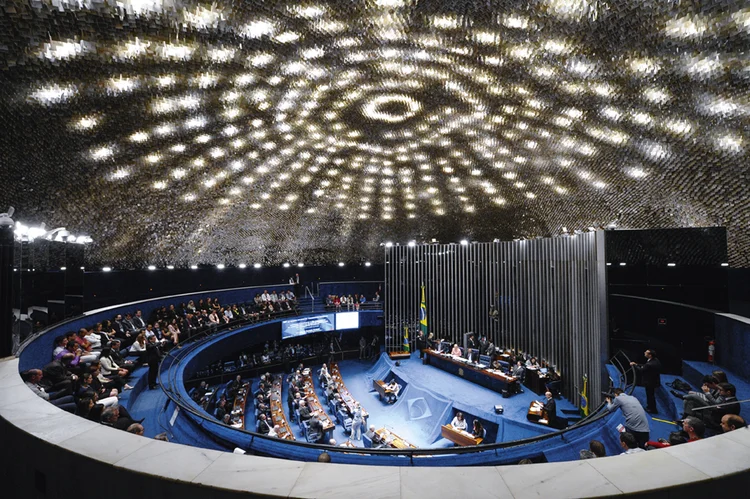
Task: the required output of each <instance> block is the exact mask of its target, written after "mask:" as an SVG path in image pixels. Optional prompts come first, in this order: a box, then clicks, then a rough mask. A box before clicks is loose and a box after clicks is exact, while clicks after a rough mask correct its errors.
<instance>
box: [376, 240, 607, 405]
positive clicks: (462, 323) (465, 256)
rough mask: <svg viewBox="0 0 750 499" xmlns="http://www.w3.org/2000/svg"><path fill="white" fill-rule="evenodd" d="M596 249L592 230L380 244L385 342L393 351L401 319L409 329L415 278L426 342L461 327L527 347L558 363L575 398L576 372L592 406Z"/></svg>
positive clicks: (598, 310)
mask: <svg viewBox="0 0 750 499" xmlns="http://www.w3.org/2000/svg"><path fill="white" fill-rule="evenodd" d="M598 253H602V254H603V246H601V245H600V246H598V245H597V242H596V234H595V233H586V234H579V235H577V236H571V237H557V238H547V239H533V240H523V241H509V242H497V243H472V244H468V245H459V244H432V245H417V246H391V247H387V248H386V249H385V321H386V348H387V350H389V351H393V350H401V349H402V345H403V332H404V326H408V327H409V331H410V335H411V337H412V338H413V337H414V335H415V334H416V331H417V330H418V321H419V304H420V300H421V286H422V284H423V283H424V285H425V294H426V306H427V321H428V328H429V331H430V332H431V333H433V334H434V336H435V338H436V339H437V338H444V339H445V340H446V341H451V342H453V343H458V344H461V343H462V339H463V335H464V333H467V332H473V333H475V334H477V335H479V336H485V335H486V336H487V337H488V339H489V340H490V341H492V342H493V343H494V344H495V345H496V346H498V347H501V348H509V349H514V350H517V351H523V352H529V353H530V354H532V355H535V356H537V357H538V358H540V359H543V360H545V361H546V362H548V363H549V364H550V365H552V366H555V367H556V368H557V369H558V371H559V372H560V373H561V374H562V377H563V392H564V393H565V394H566V395H567V396H568V398H570V399H571V400H572V401H574V402H575V403H578V402H579V400H578V399H579V397H578V396H575V394H576V392H578V391H580V389H581V386H582V380H583V376H584V374H586V375H588V378H589V404H590V405H592V406H593V405H596V404H598V403H599V401H600V392H601V390H602V376H601V372H602V368H603V366H602V359H603V357H604V356H605V355H606V329H605V328H606V320H603V314H606V300H605V301H602V300H601V297H602V296H603V294H602V293H603V292H604V291H605V289H604V288H603V283H604V280H603V279H601V277H602V276H603V273H604V271H605V270H604V266H603V265H604V263H603V258H599V261H598V259H597V255H598ZM600 264H601V265H600ZM600 267H601V268H600ZM493 309H495V310H497V313H496V314H491V311H492V310H493ZM602 324H604V326H602Z"/></svg>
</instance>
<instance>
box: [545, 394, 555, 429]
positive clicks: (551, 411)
mask: <svg viewBox="0 0 750 499" xmlns="http://www.w3.org/2000/svg"><path fill="white" fill-rule="evenodd" d="M542 408H543V409H544V411H546V412H547V423H548V424H549V426H550V427H551V428H557V425H558V421H557V405H556V404H555V399H554V398H552V392H546V393H545V394H544V402H543V407H542Z"/></svg>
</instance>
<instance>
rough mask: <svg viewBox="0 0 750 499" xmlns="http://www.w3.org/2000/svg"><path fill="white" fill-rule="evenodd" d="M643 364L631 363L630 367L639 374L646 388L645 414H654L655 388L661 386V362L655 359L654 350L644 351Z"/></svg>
mask: <svg viewBox="0 0 750 499" xmlns="http://www.w3.org/2000/svg"><path fill="white" fill-rule="evenodd" d="M644 355H645V356H646V363H645V364H637V363H636V362H631V363H630V365H631V366H633V367H634V368H635V370H636V371H638V372H639V373H640V374H641V382H642V383H643V386H644V387H645V388H646V412H648V413H651V414H656V412H657V411H656V396H655V391H656V388H657V387H658V386H659V385H660V384H661V376H660V374H661V362H659V359H657V358H656V352H655V351H654V350H646V351H645V352H644Z"/></svg>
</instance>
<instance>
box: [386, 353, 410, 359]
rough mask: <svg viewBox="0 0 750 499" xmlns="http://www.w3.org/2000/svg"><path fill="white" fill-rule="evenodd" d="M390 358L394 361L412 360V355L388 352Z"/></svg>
mask: <svg viewBox="0 0 750 499" xmlns="http://www.w3.org/2000/svg"><path fill="white" fill-rule="evenodd" d="M388 356H389V357H390V358H391V359H393V360H399V359H410V358H411V353H410V352H403V351H401V352H388Z"/></svg>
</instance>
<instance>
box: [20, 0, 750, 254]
mask: <svg viewBox="0 0 750 499" xmlns="http://www.w3.org/2000/svg"><path fill="white" fill-rule="evenodd" d="M268 4H269V3H268V2H260V1H256V2H248V5H246V6H238V5H237V4H235V3H226V4H224V3H222V2H217V3H214V4H212V5H211V6H210V7H205V6H195V5H182V4H181V3H180V2H179V1H178V2H176V4H175V5H176V8H174V9H172V8H170V9H167V7H166V5H165V4H163V3H162V1H161V0H138V1H135V0H125V1H124V2H123V4H122V5H123V6H124V9H125V10H127V11H128V12H131V13H132V14H135V15H137V16H138V19H141V20H142V22H144V23H145V22H147V20H148V19H150V18H151V17H155V16H173V17H174V18H175V21H176V23H175V25H179V26H185V27H188V28H190V30H191V32H192V35H191V36H189V37H187V38H186V37H185V36H181V37H178V36H174V37H166V36H163V35H164V33H158V34H156V35H149V34H147V33H146V34H144V33H137V34H136V33H135V32H134V33H131V34H130V36H124V37H118V38H116V40H117V41H116V42H111V43H110V42H103V41H101V39H102V37H100V38H98V39H94V38H93V37H92V39H91V40H87V39H79V38H75V39H58V40H50V41H49V42H46V43H43V44H42V45H41V46H38V47H37V48H36V49H35V51H32V53H33V54H34V55H35V57H37V58H39V60H40V61H41V63H42V64H45V65H47V67H49V68H51V69H50V71H49V72H48V73H47V74H52V75H54V74H55V71H54V68H55V67H56V66H64V65H70V67H79V66H77V65H78V64H85V63H86V62H87V61H96V63H97V64H100V65H101V66H102V68H101V69H100V70H99V74H98V76H97V77H95V78H88V79H81V80H76V79H75V78H71V77H70V76H67V75H65V73H64V72H62V71H61V72H60V73H59V74H60V79H59V80H55V79H54V78H40V80H39V81H38V82H37V83H36V84H34V85H31V88H30V89H29V90H26V91H25V92H26V93H25V95H24V96H23V97H25V98H26V100H27V102H30V103H31V104H32V105H34V106H39V107H42V106H49V107H52V108H62V109H68V110H69V111H70V114H71V115H72V118H71V119H70V120H69V121H68V122H67V124H66V125H67V129H66V130H61V132H63V133H65V134H67V136H69V137H71V140H73V141H74V142H75V143H76V144H84V143H85V144H87V146H86V147H85V149H84V150H83V151H76V153H80V152H84V154H83V155H80V154H79V159H77V160H76V165H77V167H79V168H81V169H92V170H95V171H96V172H101V173H97V174H98V175H100V176H101V178H100V179H99V181H100V182H101V183H102V185H103V187H102V188H103V189H107V190H111V191H114V192H117V191H120V190H122V189H133V190H134V191H137V190H140V189H145V188H147V189H148V190H149V191H150V192H149V194H148V196H153V199H154V200H162V201H164V202H163V203H155V204H156V206H154V207H153V208H149V209H150V210H152V214H153V215H154V216H153V217H151V218H159V216H158V215H163V216H164V218H169V216H168V215H170V214H174V213H178V212H180V211H184V210H188V211H190V210H193V209H194V208H190V205H194V206H195V205H198V206H200V208H197V209H201V210H210V217H209V218H211V220H214V221H216V222H217V223H216V224H213V225H214V226H216V227H221V221H222V220H224V221H227V220H232V219H235V218H237V217H239V216H242V217H245V216H249V217H261V218H265V217H268V213H269V212H270V213H273V214H274V215H275V216H280V217H283V219H284V220H291V221H293V222H294V223H296V224H299V225H300V226H304V225H313V226H314V227H316V228H317V230H318V231H319V232H320V234H318V235H317V238H318V239H322V238H323V235H322V234H325V233H326V232H327V231H328V230H329V223H328V219H327V216H328V215H330V214H334V216H336V217H338V219H339V220H343V221H344V222H342V225H344V226H350V225H351V224H352V223H353V222H355V223H356V222H359V221H368V222H371V223H378V224H386V226H387V224H388V223H389V222H392V221H401V220H410V219H413V220H415V221H419V220H425V219H430V220H432V219H437V222H434V223H436V224H439V223H441V222H440V221H439V220H440V219H441V218H443V217H446V216H450V217H454V219H459V217H460V220H462V221H463V220H473V219H472V218H471V217H476V218H480V217H482V216H490V215H491V216H498V214H499V213H504V212H501V211H497V210H498V209H502V210H515V209H519V210H523V211H525V212H531V213H534V214H538V215H540V216H541V217H542V218H549V219H553V220H555V222H554V223H550V225H552V226H558V227H559V226H560V223H559V222H560V221H562V222H563V223H566V224H568V225H572V223H573V222H577V224H578V225H579V226H586V225H589V224H592V223H594V220H595V219H597V218H598V219H604V218H605V216H606V215H604V214H602V213H601V212H600V210H603V211H605V212H606V211H607V210H608V209H609V205H608V204H607V203H603V202H601V200H602V199H611V200H612V202H615V203H624V204H629V203H632V202H633V201H632V200H630V199H628V198H627V196H626V195H624V194H623V192H628V191H633V190H641V189H648V188H650V187H649V186H650V185H651V183H653V182H656V181H657V180H658V179H661V178H662V175H663V174H664V172H665V171H670V172H671V171H672V170H671V169H672V167H675V168H677V167H679V166H680V165H683V164H688V162H689V161H693V160H694V158H693V157H690V155H693V156H694V155H696V154H699V155H704V156H705V155H719V156H721V157H723V158H727V161H729V162H731V161H734V159H733V158H736V157H739V156H742V155H743V154H745V152H746V151H747V148H748V137H747V136H746V133H745V132H744V131H743V128H742V127H740V126H738V123H740V122H742V121H746V120H747V119H748V118H750V102H748V101H747V98H746V97H747V95H746V94H745V95H744V96H743V95H741V94H740V93H738V92H736V91H735V90H734V89H735V88H736V87H733V86H731V85H733V83H731V82H744V83H747V80H748V78H750V65H748V63H747V61H746V59H745V58H744V55H743V54H742V53H741V52H736V51H732V50H730V49H727V50H720V49H719V48H712V47H708V48H706V46H705V45H701V43H702V42H705V41H706V40H708V39H711V37H714V38H720V37H722V36H724V35H727V36H728V35H729V34H732V35H737V36H740V37H747V35H748V33H750V11H748V9H747V8H741V6H738V7H737V8H733V7H732V8H728V9H726V10H725V11H722V12H721V13H718V12H717V13H709V12H705V13H704V12H695V11H693V10H691V9H690V8H689V7H688V6H685V7H684V9H683V10H680V9H677V7H675V9H676V10H670V9H666V10H665V9H662V8H661V7H659V5H658V2H655V3H654V4H653V5H652V4H650V3H649V4H648V5H639V8H642V9H645V10H644V12H646V13H645V14H644V13H641V14H639V16H637V17H634V18H633V19H636V20H634V21H629V22H632V23H633V24H632V27H633V28H643V29H648V30H649V31H650V32H651V33H653V34H654V36H655V37H658V38H659V39H661V40H663V43H661V42H660V43H659V44H656V45H654V46H653V47H651V48H643V49H638V44H636V43H632V40H625V41H623V42H622V43H620V42H614V41H602V40H597V39H596V37H595V36H593V35H591V32H592V31H593V32H596V33H606V32H607V30H608V29H610V28H611V29H612V30H613V31H612V32H613V33H614V34H620V33H623V31H618V30H624V29H625V28H622V27H618V26H620V24H618V23H620V21H618V19H619V18H618V19H616V18H615V17H616V16H618V15H620V14H622V12H627V14H628V15H631V14H632V12H630V11H629V10H628V9H625V8H623V11H622V12H620V11H619V10H617V9H615V8H614V7H612V8H609V7H605V5H604V4H603V3H602V2H598V1H594V0H538V1H536V2H533V3H531V4H530V5H529V6H528V8H524V9H513V8H511V7H501V6H489V5H488V3H487V2H475V3H472V5H473V9H468V10H466V11H457V10H455V8H452V7H450V6H446V5H445V3H444V2H437V1H435V2H415V1H411V0H374V1H372V2H361V5H351V6H348V7H347V8H341V7H339V6H337V5H331V4H328V3H324V2H319V3H315V2H302V3H300V2H296V1H295V2H292V1H288V2H285V1H279V2H270V4H272V5H268ZM639 4H640V2H639ZM170 5H171V4H170ZM61 9H70V10H76V9H77V7H76V6H73V5H68V6H64V7H61ZM681 9H682V7H681ZM623 15H624V14H623ZM622 23H625V24H627V22H625V21H624V18H623V21H622ZM639 23H640V24H639ZM133 26H138V22H134V23H133ZM133 30H134V31H137V30H136V29H135V28H133ZM597 30H598V31H597ZM224 35H226V36H224ZM590 35H591V36H590ZM614 39H618V38H617V37H613V40H614ZM626 42H627V43H626ZM618 43H619V45H618ZM671 47H678V48H677V49H675V50H674V51H672V49H671ZM726 82H730V83H726ZM102 102H106V103H107V105H101V103H102ZM66 106H67V108H66ZM134 109H135V113H134V112H133V110H134ZM113 124H117V126H113ZM82 137H85V138H86V140H82V139H81V138H82ZM686 151H689V152H690V154H686ZM81 158H82V159H81ZM582 200H584V201H582ZM167 201H168V202H167ZM650 202H652V203H656V204H658V203H666V201H664V200H663V199H659V196H656V195H654V196H653V199H650ZM573 207H575V209H573ZM567 208H570V215H565V214H564V212H563V215H560V212H561V210H564V209H567ZM589 208H590V209H589ZM659 209H662V210H664V211H666V210H667V209H668V208H667V207H666V205H665V206H660V208H659ZM591 211H597V212H596V213H592V214H591V215H590V217H591V219H587V217H588V216H589V215H588V213H589V212H591ZM165 212H168V213H165ZM581 213H584V215H581ZM560 216H562V217H563V218H564V217H565V216H567V217H568V221H567V222H565V221H564V220H559V218H558V217H560ZM684 218H689V216H688V215H685V217H684ZM574 219H575V220H574ZM660 220H661V219H660ZM443 223H444V222H443ZM462 223H463V222H462ZM465 223H466V224H468V225H471V224H473V223H474V222H472V221H468V222H465ZM361 230H365V229H361ZM162 231H163V232H170V229H169V228H167V227H162ZM207 232H208V233H210V234H207ZM355 232H356V231H355ZM271 233H273V235H277V233H276V232H274V231H273V230H272V229H268V230H267V232H265V233H263V234H262V235H263V236H269V235H271ZM191 235H195V234H191ZM517 235H518V234H515V235H514V236H517ZM211 236H213V237H211ZM132 237H136V236H135V235H134V236H132ZM202 237H204V238H208V239H209V240H210V241H216V242H215V243H213V242H209V243H208V248H207V247H206V245H205V243H204V244H203V245H196V248H195V249H196V250H197V249H198V246H200V250H201V257H204V258H206V261H213V262H216V261H221V252H222V249H223V248H224V247H226V246H238V245H232V244H228V243H229V241H228V240H227V238H230V237H237V236H234V235H232V236H229V235H226V234H225V233H223V232H220V229H218V228H216V229H214V228H210V229H209V230H207V231H204V232H202ZM289 237H295V236H289ZM175 239H176V238H175ZM185 239H187V240H192V239H191V237H187V238H185ZM313 239H315V238H313ZM352 239H353V240H354V241H356V240H357V239H358V237H357V235H354V236H352ZM310 246H311V247H315V244H314V242H313V243H311V244H310ZM103 251H104V250H103ZM165 251H166V250H165ZM243 257H244V258H247V259H250V258H254V257H257V256H256V255H240V256H239V257H238V258H243ZM195 258H196V254H192V255H185V256H184V261H195ZM191 259H192V260H191ZM306 260H307V259H306ZM274 263H282V261H281V260H280V261H278V262H274Z"/></svg>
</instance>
